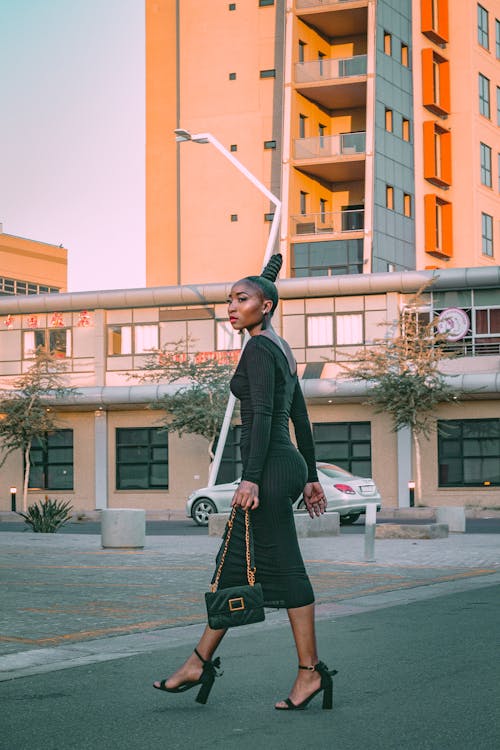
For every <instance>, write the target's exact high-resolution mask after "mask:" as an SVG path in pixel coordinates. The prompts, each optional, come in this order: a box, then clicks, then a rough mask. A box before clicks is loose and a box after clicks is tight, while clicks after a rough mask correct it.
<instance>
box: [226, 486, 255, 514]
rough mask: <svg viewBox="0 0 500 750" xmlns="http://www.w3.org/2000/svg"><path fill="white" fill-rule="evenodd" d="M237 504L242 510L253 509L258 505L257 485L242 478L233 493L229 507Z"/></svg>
mask: <svg viewBox="0 0 500 750" xmlns="http://www.w3.org/2000/svg"><path fill="white" fill-rule="evenodd" d="M235 505H238V506H239V507H240V508H242V509H243V510H255V508H258V507H259V485H258V484H255V482H249V481H247V480H246V479H242V480H241V482H240V484H239V486H238V489H237V490H236V492H235V493H234V495H233V499H232V501H231V507H234V506H235Z"/></svg>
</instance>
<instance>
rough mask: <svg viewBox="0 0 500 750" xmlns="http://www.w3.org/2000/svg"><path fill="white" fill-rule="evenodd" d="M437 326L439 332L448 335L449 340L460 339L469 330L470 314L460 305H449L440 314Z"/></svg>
mask: <svg viewBox="0 0 500 750" xmlns="http://www.w3.org/2000/svg"><path fill="white" fill-rule="evenodd" d="M436 327H437V330H438V332H439V333H441V334H443V336H446V338H447V340H448V341H460V339H463V338H464V336H466V335H467V332H468V331H469V328H470V320H469V316H468V315H467V313H466V312H465V310H460V308H458V307H449V308H448V309H447V310H443V312H441V313H440V314H439V317H438V319H437V326H436Z"/></svg>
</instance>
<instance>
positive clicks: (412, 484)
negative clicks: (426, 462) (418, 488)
mask: <svg viewBox="0 0 500 750" xmlns="http://www.w3.org/2000/svg"><path fill="white" fill-rule="evenodd" d="M408 495H409V498H410V508H413V507H414V505H415V482H408Z"/></svg>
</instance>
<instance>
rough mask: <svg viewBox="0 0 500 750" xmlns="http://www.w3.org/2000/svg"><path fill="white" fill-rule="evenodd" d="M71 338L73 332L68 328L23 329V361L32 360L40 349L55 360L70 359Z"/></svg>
mask: <svg viewBox="0 0 500 750" xmlns="http://www.w3.org/2000/svg"><path fill="white" fill-rule="evenodd" d="M72 336H73V331H72V329H71V328H69V327H68V326H64V327H62V328H30V329H28V330H26V329H23V337H22V338H23V359H33V358H34V357H35V354H36V351H37V349H39V348H40V347H41V348H42V349H43V350H45V351H47V350H48V351H49V352H50V353H51V354H53V355H54V356H55V357H56V358H57V359H71V357H72V356H73V355H72Z"/></svg>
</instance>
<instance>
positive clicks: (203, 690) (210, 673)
mask: <svg viewBox="0 0 500 750" xmlns="http://www.w3.org/2000/svg"><path fill="white" fill-rule="evenodd" d="M194 653H195V654H196V656H197V657H198V659H199V660H200V661H201V663H202V664H203V670H202V673H201V677H200V679H199V680H187V681H186V682H181V684H180V685H177V686H176V687H172V688H169V687H167V686H166V684H165V683H166V682H167V679H168V677H167V678H165V679H164V680H162V681H161V682H160V684H159V685H155V684H154V683H153V687H154V688H156V689H157V690H164V691H165V692H166V693H185V692H186V690H191V688H194V687H196V686H197V685H201V687H200V689H199V691H198V695H197V696H196V698H195V700H196V702H197V703H202V704H205V703H206V702H207V699H208V696H209V695H210V691H211V689H212V685H213V684H214V680H215V678H216V677H219V676H220V675H221V674H222V672H217V670H218V669H219V668H220V658H219V657H217V658H216V659H214V660H213V661H210V660H209V659H204V658H203V656H202V655H201V654H200V653H199V652H198V651H197V650H196V649H194Z"/></svg>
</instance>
